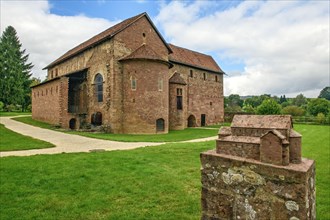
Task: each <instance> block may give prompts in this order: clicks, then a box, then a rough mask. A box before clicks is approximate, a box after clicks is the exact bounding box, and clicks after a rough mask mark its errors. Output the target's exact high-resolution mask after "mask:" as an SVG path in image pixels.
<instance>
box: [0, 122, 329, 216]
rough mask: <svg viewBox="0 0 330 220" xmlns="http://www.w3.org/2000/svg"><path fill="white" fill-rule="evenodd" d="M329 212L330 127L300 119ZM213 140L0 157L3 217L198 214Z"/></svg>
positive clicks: (324, 210)
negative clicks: (203, 157) (204, 161)
mask: <svg viewBox="0 0 330 220" xmlns="http://www.w3.org/2000/svg"><path fill="white" fill-rule="evenodd" d="M295 129H296V130H297V131H298V132H300V133H301V134H302V135H303V155H304V156H305V157H308V158H313V159H315V160H316V166H317V170H316V175H317V176H316V179H317V181H316V187H317V218H318V219H330V213H329V211H328V210H329V192H330V189H329V187H328V185H329V180H330V176H329V161H328V159H329V156H330V155H329V127H328V126H314V125H296V126H295ZM214 148H215V142H214V141H210V142H202V143H180V144H174V143H169V144H166V145H161V146H157V147H146V148H140V149H136V150H128V151H112V152H95V153H78V154H58V155H37V156H31V157H6V158H0V177H1V178H0V207H1V208H0V209H1V210H0V219H1V220H6V219H21V218H22V216H24V219H93V220H94V219H124V220H125V219H166V220H171V219H196V220H197V219H200V210H201V209H200V193H201V192H200V190H201V188H200V187H201V184H200V161H199V154H200V152H203V151H206V150H208V149H214Z"/></svg>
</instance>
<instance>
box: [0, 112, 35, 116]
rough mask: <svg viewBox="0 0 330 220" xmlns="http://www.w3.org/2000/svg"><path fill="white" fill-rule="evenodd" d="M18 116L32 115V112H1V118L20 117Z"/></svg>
mask: <svg viewBox="0 0 330 220" xmlns="http://www.w3.org/2000/svg"><path fill="white" fill-rule="evenodd" d="M18 115H31V112H0V117H1V116H3V117H8V116H18Z"/></svg>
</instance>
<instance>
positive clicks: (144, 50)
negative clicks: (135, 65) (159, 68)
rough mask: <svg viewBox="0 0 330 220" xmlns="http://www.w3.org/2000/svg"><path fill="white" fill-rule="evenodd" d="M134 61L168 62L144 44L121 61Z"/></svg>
mask: <svg viewBox="0 0 330 220" xmlns="http://www.w3.org/2000/svg"><path fill="white" fill-rule="evenodd" d="M132 59H147V60H158V61H164V62H168V61H167V60H166V59H164V58H163V57H161V56H160V55H159V54H158V53H156V52H155V51H154V50H153V49H152V48H151V47H150V46H148V45H147V44H142V45H141V46H140V47H138V48H137V49H136V50H135V51H133V52H132V53H131V54H129V55H128V56H126V57H124V58H122V59H120V60H132Z"/></svg>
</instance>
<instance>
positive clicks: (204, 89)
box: [170, 64, 224, 127]
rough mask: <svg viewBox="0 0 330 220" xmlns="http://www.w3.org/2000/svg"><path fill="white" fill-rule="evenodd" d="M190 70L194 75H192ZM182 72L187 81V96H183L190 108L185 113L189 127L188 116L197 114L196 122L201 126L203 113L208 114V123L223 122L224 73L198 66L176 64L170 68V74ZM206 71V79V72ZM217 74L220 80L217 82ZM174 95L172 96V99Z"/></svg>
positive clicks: (185, 103) (185, 123)
mask: <svg viewBox="0 0 330 220" xmlns="http://www.w3.org/2000/svg"><path fill="white" fill-rule="evenodd" d="M190 70H192V71H193V77H190ZM174 72H178V73H180V75H181V77H182V78H183V79H184V80H185V81H186V83H187V86H186V87H187V88H186V94H187V96H185V97H183V101H184V105H187V106H188V108H187V110H186V112H183V114H184V120H185V122H184V125H185V127H187V125H188V123H187V120H188V117H189V116H190V115H193V116H195V118H196V123H197V125H198V126H201V115H202V114H205V115H206V125H212V124H217V123H221V122H223V120H224V98H223V75H219V74H214V73H211V72H208V71H202V70H199V69H196V68H192V67H188V66H184V65H180V64H175V65H174V67H173V68H172V69H171V70H170V76H171V75H172V74H173V73H174ZM204 73H205V76H206V78H205V80H204V75H203V74H204ZM216 76H217V79H218V81H217V82H216ZM172 98H174V97H170V99H172Z"/></svg>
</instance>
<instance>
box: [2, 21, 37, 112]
mask: <svg viewBox="0 0 330 220" xmlns="http://www.w3.org/2000/svg"><path fill="white" fill-rule="evenodd" d="M28 58H29V55H28V54H25V49H22V44H21V43H20V41H19V38H18V36H17V32H16V30H15V28H13V27H12V26H8V27H7V28H6V29H5V30H4V32H3V33H2V35H1V37H0V91H1V92H0V101H1V102H3V103H4V104H5V106H6V105H9V104H14V105H22V110H24V109H25V108H26V107H27V105H29V103H30V102H31V100H30V95H29V94H30V91H31V89H30V84H31V80H30V77H31V75H32V74H31V69H32V67H33V65H32V63H28Z"/></svg>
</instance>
